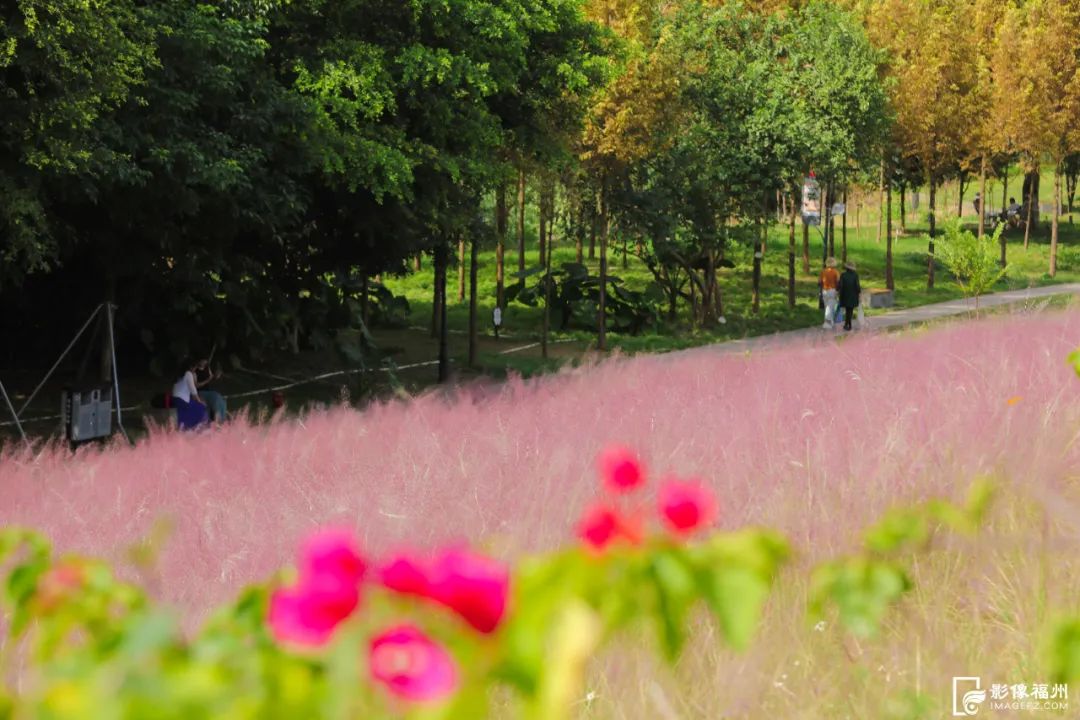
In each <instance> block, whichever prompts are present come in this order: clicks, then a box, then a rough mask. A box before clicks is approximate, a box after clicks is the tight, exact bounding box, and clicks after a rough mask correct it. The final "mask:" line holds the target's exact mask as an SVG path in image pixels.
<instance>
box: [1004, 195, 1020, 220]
mask: <svg viewBox="0 0 1080 720" xmlns="http://www.w3.org/2000/svg"><path fill="white" fill-rule="evenodd" d="M1022 210H1023V207H1022V206H1021V205H1020V204H1019V203H1018V202H1016V198H1009V206H1008V207H1007V208H1005V219H1006V220H1007V221H1008V223H1009V224H1010V225H1012V226H1013V227H1016V226H1017V225H1019V224H1020V214H1021V211H1022Z"/></svg>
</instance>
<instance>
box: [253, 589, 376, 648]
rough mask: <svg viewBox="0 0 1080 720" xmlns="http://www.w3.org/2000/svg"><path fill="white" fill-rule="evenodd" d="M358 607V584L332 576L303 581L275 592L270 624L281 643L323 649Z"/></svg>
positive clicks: (271, 601)
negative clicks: (344, 581) (341, 580)
mask: <svg viewBox="0 0 1080 720" xmlns="http://www.w3.org/2000/svg"><path fill="white" fill-rule="evenodd" d="M359 604H360V590H359V588H358V587H357V586H356V584H355V583H343V582H339V581H337V580H335V579H334V578H331V577H329V576H326V577H314V578H303V579H301V581H300V583H299V584H297V585H296V586H294V587H290V588H280V589H278V590H275V591H274V594H273V595H272V596H271V597H270V611H269V617H268V622H269V624H270V630H271V632H272V633H273V635H274V637H275V638H276V639H277V640H278V641H279V642H282V643H287V644H292V645H300V646H305V647H320V646H322V645H325V644H326V643H327V642H329V640H330V638H331V637H332V636H333V634H334V630H336V629H337V627H338V625H340V624H341V623H342V622H344V621H345V620H346V619H348V617H349V615H351V614H352V612H353V610H355V609H356V607H357V605H359Z"/></svg>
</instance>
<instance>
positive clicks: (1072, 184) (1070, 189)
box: [1065, 172, 1077, 225]
mask: <svg viewBox="0 0 1080 720" xmlns="http://www.w3.org/2000/svg"><path fill="white" fill-rule="evenodd" d="M1076 181H1077V173H1075V172H1072V173H1069V174H1067V175H1066V176H1065V195H1066V197H1067V198H1068V201H1069V224H1070V225H1072V224H1073V201H1075V200H1076Z"/></svg>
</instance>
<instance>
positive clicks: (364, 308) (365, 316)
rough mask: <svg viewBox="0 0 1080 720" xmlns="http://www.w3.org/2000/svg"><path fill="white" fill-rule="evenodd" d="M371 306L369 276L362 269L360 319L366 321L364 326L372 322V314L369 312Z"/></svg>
mask: <svg viewBox="0 0 1080 720" xmlns="http://www.w3.org/2000/svg"><path fill="white" fill-rule="evenodd" d="M369 306H370V303H369V302H368V276H367V273H366V272H364V271H361V272H360V320H361V322H363V323H364V327H367V326H368V325H369V324H370V320H371V318H370V314H369Z"/></svg>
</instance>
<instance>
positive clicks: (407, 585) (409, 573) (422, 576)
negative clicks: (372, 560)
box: [378, 554, 430, 597]
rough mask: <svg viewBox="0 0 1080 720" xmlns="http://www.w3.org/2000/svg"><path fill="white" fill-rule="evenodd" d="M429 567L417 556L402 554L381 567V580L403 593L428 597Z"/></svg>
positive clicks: (385, 584)
mask: <svg viewBox="0 0 1080 720" xmlns="http://www.w3.org/2000/svg"><path fill="white" fill-rule="evenodd" d="M427 572H428V571H427V568H425V567H424V565H423V563H421V562H420V561H419V560H417V559H416V558H414V557H412V556H410V555H406V554H402V555H398V556H397V557H395V558H394V559H393V560H391V561H390V562H388V563H387V564H385V565H383V566H382V567H381V568H379V571H378V574H379V582H380V583H382V585H383V586H384V587H386V588H387V589H389V590H393V591H395V592H399V593H401V594H403V595H418V596H420V597H427V596H428V593H429V591H430V587H429V585H428V577H427Z"/></svg>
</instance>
